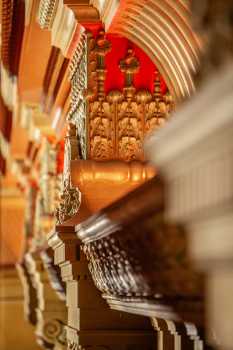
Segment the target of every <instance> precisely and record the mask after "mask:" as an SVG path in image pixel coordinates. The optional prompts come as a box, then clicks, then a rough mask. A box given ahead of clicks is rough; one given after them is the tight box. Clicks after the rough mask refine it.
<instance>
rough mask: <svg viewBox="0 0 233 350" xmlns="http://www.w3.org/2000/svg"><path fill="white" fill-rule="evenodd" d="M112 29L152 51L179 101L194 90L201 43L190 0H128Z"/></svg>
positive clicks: (146, 50)
mask: <svg viewBox="0 0 233 350" xmlns="http://www.w3.org/2000/svg"><path fill="white" fill-rule="evenodd" d="M108 31H109V32H111V33H117V34H120V35H123V36H125V37H127V38H128V39H130V40H131V41H133V42H135V43H136V44H137V45H138V46H139V47H141V48H142V49H143V50H144V51H145V52H146V53H147V54H148V56H149V57H150V58H151V59H152V61H153V62H154V63H155V64H156V65H157V66H158V68H159V69H160V71H161V73H162V75H163V77H164V79H165V81H166V83H167V86H168V88H169V90H170V92H171V93H172V94H173V96H174V98H175V99H176V100H181V99H183V98H186V97H188V96H190V95H191V94H192V93H193V91H194V90H195V86H194V81H193V74H194V73H195V71H196V70H197V68H198V65H199V55H200V48H201V43H200V41H199V39H198V38H197V36H196V34H195V33H194V32H193V30H192V28H191V24H190V10H189V1H185V0H176V1H175V0H143V1H142V0H124V1H122V2H121V3H120V5H119V7H118V10H117V11H116V15H115V17H114V19H113V21H112V23H111V25H110V27H109V30H108Z"/></svg>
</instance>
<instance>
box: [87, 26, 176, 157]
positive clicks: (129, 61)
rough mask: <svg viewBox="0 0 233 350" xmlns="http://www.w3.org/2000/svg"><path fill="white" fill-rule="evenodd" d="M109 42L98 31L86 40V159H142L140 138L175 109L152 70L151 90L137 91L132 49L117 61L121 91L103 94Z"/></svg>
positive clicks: (137, 70)
mask: <svg viewBox="0 0 233 350" xmlns="http://www.w3.org/2000/svg"><path fill="white" fill-rule="evenodd" d="M110 50H111V42H110V41H109V40H108V39H107V38H106V36H105V34H104V32H103V31H102V30H101V31H100V33H99V36H97V38H96V39H94V38H93V37H92V36H91V35H89V39H88V50H87V53H88V62H87V63H88V73H89V74H88V81H87V84H88V89H87V94H86V97H87V101H88V103H87V135H88V142H89V143H88V155H87V156H88V158H90V159H94V160H113V159H120V160H123V161H127V162H128V161H132V160H144V153H143V147H142V145H143V140H144V137H145V135H146V134H147V133H148V132H150V131H151V130H152V129H154V128H156V127H158V126H161V125H163V124H164V122H165V121H166V119H167V118H168V117H169V115H170V113H171V112H172V110H173V109H174V103H173V102H172V98H171V96H170V95H169V94H167V95H164V94H163V93H162V90H161V76H160V74H159V72H158V71H157V70H156V71H155V81H154V92H153V94H151V92H150V91H148V90H137V89H136V88H135V86H134V75H135V74H136V73H138V72H139V70H140V62H139V60H138V58H137V57H136V55H135V52H134V50H133V49H132V48H128V50H127V52H126V55H125V57H123V58H122V59H121V60H120V62H119V70H120V71H121V72H122V73H123V74H124V77H125V82H124V87H123V89H122V91H118V90H113V91H110V92H109V93H108V94H106V93H105V79H106V69H107V68H106V65H105V56H106V54H107V53H108V52H109V51H110Z"/></svg>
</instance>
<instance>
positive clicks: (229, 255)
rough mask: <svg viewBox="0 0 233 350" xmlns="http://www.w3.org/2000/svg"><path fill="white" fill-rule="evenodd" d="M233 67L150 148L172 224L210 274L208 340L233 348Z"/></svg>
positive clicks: (208, 83)
mask: <svg viewBox="0 0 233 350" xmlns="http://www.w3.org/2000/svg"><path fill="white" fill-rule="evenodd" d="M232 101H233V64H232V63H230V60H229V61H228V62H226V63H225V64H224V65H223V66H222V68H221V69H219V72H218V73H217V74H215V76H214V78H211V79H208V81H206V82H205V83H204V84H203V85H202V88H201V89H200V90H199V92H198V94H196V96H195V97H194V98H193V99H192V100H191V101H188V102H187V103H186V105H184V106H183V108H182V109H181V110H180V111H179V112H178V113H177V115H176V116H175V117H174V118H172V120H171V122H170V124H167V126H166V128H164V129H163V130H161V131H160V132H158V133H157V134H156V135H155V136H152V137H151V139H150V140H149V141H148V143H147V148H148V153H149V155H150V158H151V160H152V161H153V162H154V163H155V164H156V166H157V167H159V169H160V171H161V173H162V174H163V175H164V177H165V180H166V182H167V187H166V188H167V194H166V196H167V206H166V207H167V211H166V215H167V219H168V220H169V221H171V222H176V223H181V224H184V225H185V226H186V227H187V231H188V232H189V248H190V255H191V257H192V259H193V260H194V261H195V263H196V266H197V267H198V268H199V269H201V270H203V271H204V272H205V273H206V276H207V278H206V303H207V328H208V332H209V334H208V337H209V341H210V342H211V343H212V344H214V345H217V346H219V348H220V349H224V350H228V349H232V344H233V301H232V295H233V234H232V233H233V232H232V230H233V229H232V227H233V102H232Z"/></svg>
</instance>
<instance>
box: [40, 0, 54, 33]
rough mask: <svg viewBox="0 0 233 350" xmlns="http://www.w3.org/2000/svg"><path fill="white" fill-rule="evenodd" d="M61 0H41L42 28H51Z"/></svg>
mask: <svg viewBox="0 0 233 350" xmlns="http://www.w3.org/2000/svg"><path fill="white" fill-rule="evenodd" d="M58 3H59V0H41V1H40V4H39V10H38V23H39V25H40V27H41V28H42V29H51V28H52V25H53V21H54V17H55V14H56V10H57V6H58Z"/></svg>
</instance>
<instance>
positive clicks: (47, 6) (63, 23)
mask: <svg viewBox="0 0 233 350" xmlns="http://www.w3.org/2000/svg"><path fill="white" fill-rule="evenodd" d="M37 20H38V23H39V25H40V26H41V28H42V29H49V30H51V43H52V46H55V47H57V48H59V49H60V50H61V52H62V54H63V55H64V56H65V57H68V55H69V49H70V45H71V43H72V39H73V38H74V36H75V33H76V30H77V28H79V27H80V25H79V24H78V23H77V21H76V19H75V15H74V12H73V11H72V10H71V9H70V8H69V7H68V6H65V5H64V3H63V1H62V0H60V1H59V0H41V1H40V5H39V11H38V16H37Z"/></svg>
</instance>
